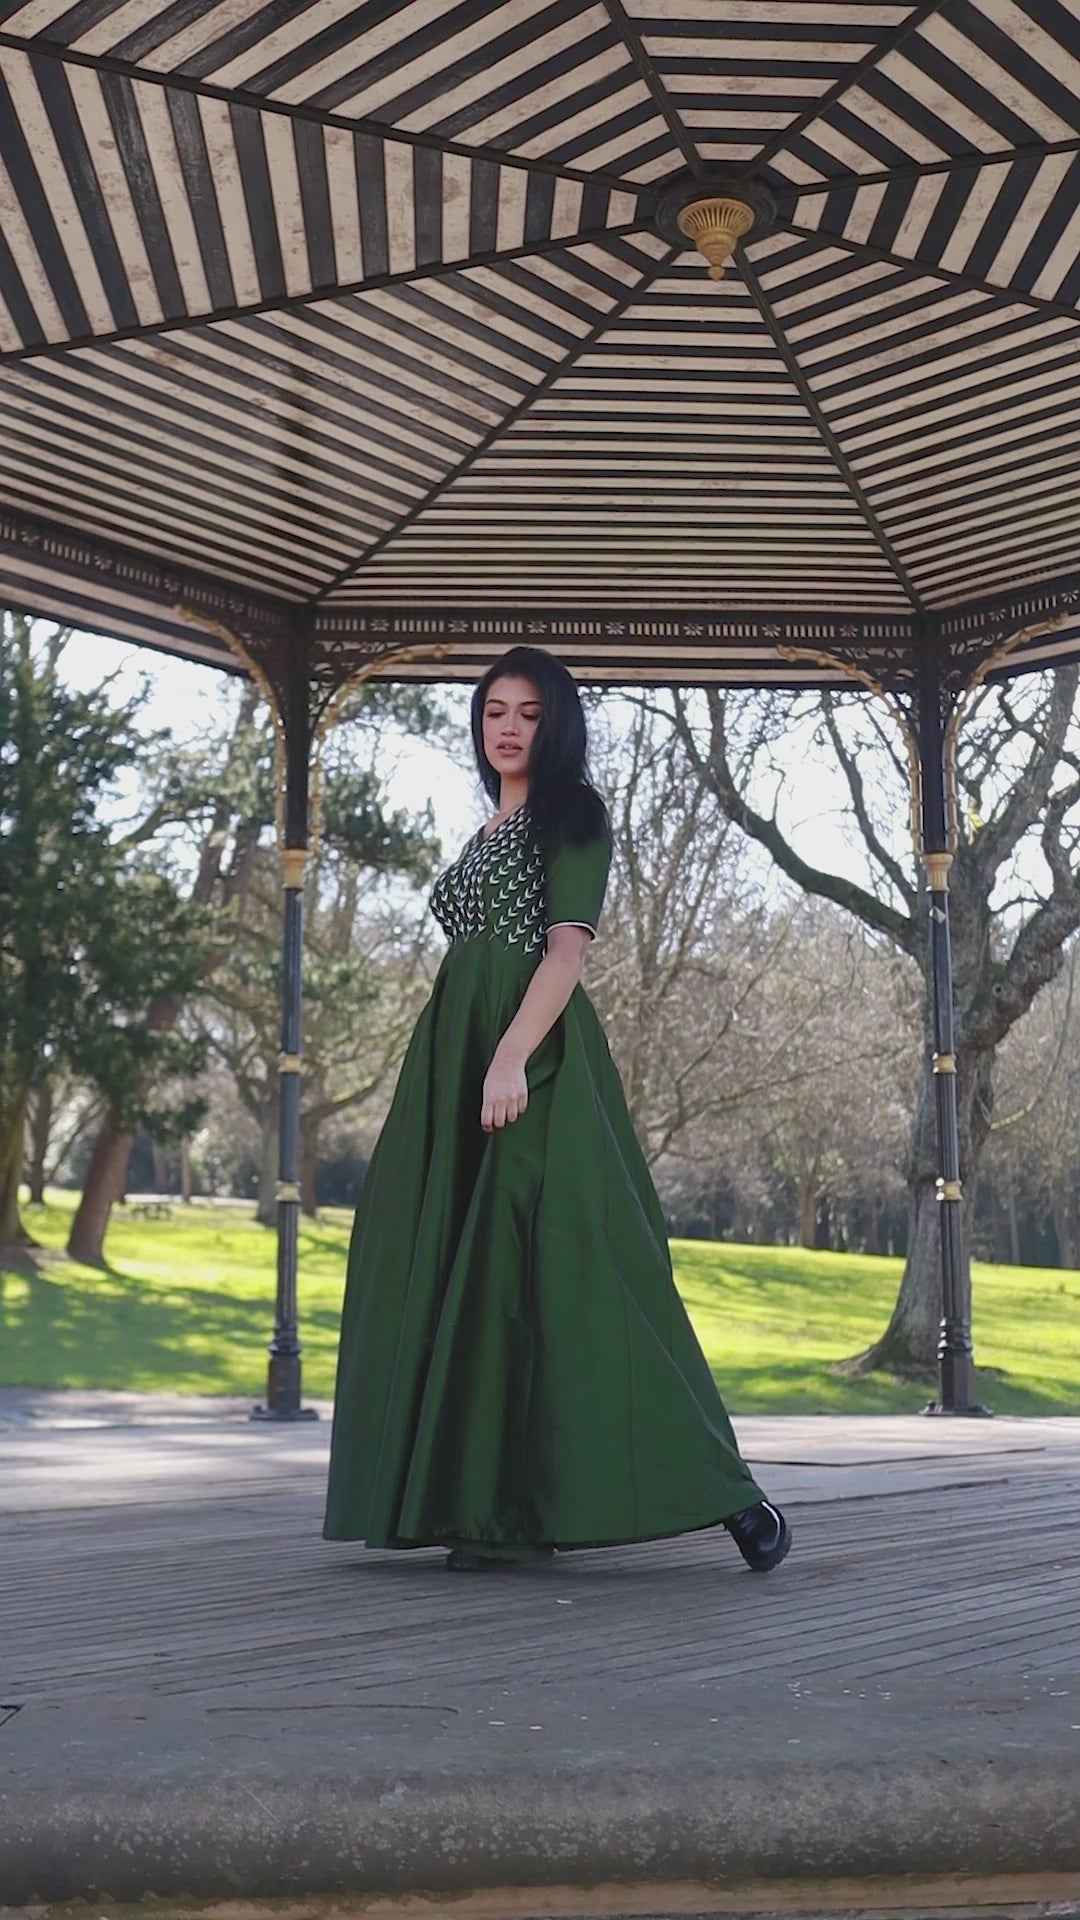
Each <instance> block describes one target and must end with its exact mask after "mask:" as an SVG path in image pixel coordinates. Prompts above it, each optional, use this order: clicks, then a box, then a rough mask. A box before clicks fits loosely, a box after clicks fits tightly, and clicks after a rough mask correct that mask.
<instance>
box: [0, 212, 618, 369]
mask: <svg viewBox="0 0 1080 1920" xmlns="http://www.w3.org/2000/svg"><path fill="white" fill-rule="evenodd" d="M651 231H652V222H651V221H649V220H633V221H630V222H629V223H628V224H627V225H626V226H622V227H589V228H582V230H581V232H580V233H572V234H567V235H566V236H565V237H564V238H563V239H560V240H530V241H529V242H528V243H527V244H522V245H521V246H520V247H508V248H505V249H504V250H503V251H502V252H501V253H499V252H490V253H470V254H466V255H464V256H463V257H462V258H461V259H460V260H437V261H433V262H432V263H431V264H430V265H427V266H421V267H409V268H406V269H404V270H403V271H402V272H400V273H373V274H370V275H369V276H367V277H366V278H365V279H362V280H341V281H337V280H335V281H331V282H330V284H329V285H327V286H324V287H312V288H311V289H310V290H309V291H308V292H307V293H276V294H272V295H268V296H267V298H266V299H264V300H253V301H251V302H250V303H249V304H248V305H246V306H232V307H210V308H208V309H207V310H206V312H205V313H191V314H183V315H181V316H180V317H179V318H178V319H173V320H153V321H146V322H145V323H142V324H140V325H138V326H132V327H115V328H113V330H112V331H111V332H108V333H86V334H80V335H78V336H77V337H73V338H71V339H64V340H46V341H44V342H43V343H42V344H41V345H40V346H35V347H14V348H12V349H11V350H10V351H9V352H7V353H3V352H0V366H5V367H7V366H12V365H14V364H15V363H17V362H19V361H22V360H57V359H61V358H63V357H64V356H66V355H68V354H71V353H76V352H78V351H79V350H80V349H85V348H87V347H111V346H115V345H116V344H118V343H120V344H122V343H123V342H124V341H125V340H157V339H160V338H162V337H163V336H166V335H169V334H174V333H193V332H197V331H198V330H199V329H200V328H203V327H212V326H218V325H221V324H222V323H223V322H225V321H227V320H252V319H257V318H258V317H259V316H260V315H262V314H264V313H302V312H303V311H304V309H305V308H307V307H316V306H325V304H326V302H327V301H331V300H347V299H349V298H351V297H353V296H355V295H357V294H365V293H377V292H379V291H381V290H382V289H383V288H385V287H399V286H403V285H404V286H411V285H413V284H414V283H415V282H417V281H424V280H439V279H442V278H444V277H445V276H446V275H447V274H452V273H468V272H469V271H471V270H472V269H473V268H475V267H502V266H507V265H511V264H512V263H513V262H514V261H516V260H536V259H540V258H548V257H550V256H551V255H552V254H558V253H566V252H567V251H569V250H571V249H573V248H574V247H584V246H602V245H603V244H604V243H605V241H608V240H618V239H626V238H627V237H628V236H630V235H633V234H636V233H650V232H651Z"/></svg>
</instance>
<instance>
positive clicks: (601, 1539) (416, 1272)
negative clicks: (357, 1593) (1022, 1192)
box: [325, 647, 790, 1572]
mask: <svg viewBox="0 0 1080 1920" xmlns="http://www.w3.org/2000/svg"><path fill="white" fill-rule="evenodd" d="M472 729H473V741H474V744H475V747H476V756H477V760H478V762H479V767H480V776H481V779H482V781H483V783H484V787H485V789H486V791H487V793H488V794H489V796H490V797H491V798H492V800H494V801H496V802H497V807H498V811H497V812H496V813H495V815H494V818H493V819H491V820H489V821H488V823H487V825H486V826H485V827H483V828H481V830H480V831H479V832H478V833H476V834H474V835H473V837H472V839H471V840H470V841H469V843H468V845H467V846H466V848H465V850H464V852H463V853H462V854H461V856H460V858H459V859H458V860H456V861H455V863H454V865H453V866H452V867H450V868H449V869H448V870H447V872H445V873H444V874H443V875H442V876H441V877H440V879H439V880H438V881H437V882H436V884H435V887H434V890H433V892H432V895H431V907H432V911H433V912H434V914H435V916H436V918H437V919H438V920H439V922H440V924H441V925H442V927H443V928H444V930H445V932H446V933H447V935H448V937H449V940H450V947H449V951H448V952H447V954H446V957H445V959H444V960H443V963H442V966H441V967H440V969H439V973H438V977H437V979H436V981H435V985H434V989H433V991H432V995H431V999H430V1000H429V1002H428V1004H427V1006H426V1007H425V1008H424V1011H423V1012H422V1014H421V1015H420V1019H419V1021H418V1023H417V1026H416V1030H415V1032H414V1034H413V1037H412V1040H411V1042H410V1045H409V1050H408V1053H407V1055H406V1058H405V1063H404V1066H403V1068H402V1072H401V1078H400V1081H399V1083H398V1087H397V1091H396V1093H395V1096H394V1100H393V1104H392V1106H391V1109H390V1113H389V1115H388V1117H387V1120H386V1124H385V1126H384V1128H383V1131H382V1134H381V1136H380V1138H379V1141H378V1144H377V1146H376V1148H375V1152H374V1154H373V1155H372V1159H371V1164H370V1166H369V1168H368V1173H367V1178H366V1180H365V1183H364V1190H363V1193H362V1195H361V1198H360V1205H359V1208H358V1210H357V1215H356V1225H355V1229H354V1233H353V1240H352V1247H351V1250H350V1254H349V1275H348V1285H347V1288H346V1294H345V1307H344V1315H343V1320H342V1329H341V1350H340V1357H339V1363H338V1384H337V1399H336V1407H335V1415H334V1432H333V1444H332V1453H331V1464H330V1488H329V1496H328V1502H327V1515H326V1526H325V1534H326V1537H327V1538H328V1539H332V1540H365V1541H366V1542H367V1544H368V1546H371V1547H423V1546H435V1545H439V1546H445V1547H446V1548H447V1549H448V1557H447V1562H446V1564H447V1566H448V1567H449V1568H451V1569H453V1570H454V1571H462V1572H479V1571H483V1570H486V1569H488V1568H494V1567H499V1566H505V1565H507V1564H513V1563H515V1562H516V1563H521V1562H523V1561H525V1562H527V1561H531V1560H539V1559H545V1558H547V1557H549V1556H550V1555H551V1554H552V1553H553V1552H554V1551H555V1550H556V1549H559V1550H564V1549H567V1548H571V1547H599V1546H611V1545H615V1544H617V1543H622V1542H626V1541H631V1540H648V1539H655V1538H657V1537H659V1536H662V1535H667V1534H678V1533H685V1532H688V1531H690V1530H692V1529H696V1528H701V1527H712V1526H716V1525H718V1524H720V1523H723V1524H724V1525H725V1526H726V1527H727V1529H728V1531H729V1532H730V1533H731V1535H732V1537H733V1538H734V1540H735V1543H736V1545H737V1546H738V1548H739V1550H740V1552H741V1553H742V1556H743V1558H744V1560H746V1562H747V1563H748V1565H749V1566H751V1567H752V1568H754V1570H755V1571H760V1572H765V1571H767V1570H768V1569H769V1568H770V1567H774V1566H776V1565H778V1564H779V1562H780V1561H781V1560H782V1559H783V1558H784V1556H785V1554H786V1553H787V1550H788V1546H789V1544H790V1534H789V1531H788V1527H787V1524H786V1522H785V1520H784V1518H783V1516H782V1515H781V1514H780V1513H779V1512H778V1511H777V1509H776V1508H775V1507H773V1506H770V1505H769V1504H768V1502H767V1501H765V1499H764V1498H763V1496H762V1494H761V1492H760V1490H759V1488H758V1487H756V1486H755V1484H754V1482H753V1480H752V1478H751V1476H750V1472H749V1469H748V1468H747V1467H746V1465H745V1463H744V1462H743V1460H742V1458H741V1456H740V1454H739V1451H738V1447H737V1446H736V1443H735V1438H734V1435H733V1434H732V1431H731V1426H730V1423H729V1421H728V1418H727V1414H726V1413H725V1411H724V1408H723V1404H722V1402H721V1400H720V1397H719V1394H718V1393H717V1391H716V1388H715V1386H714V1384H713V1380H712V1376H711V1374H710V1372H709V1368H708V1365H707V1363H706V1361H705V1357H704V1355H703V1354H702V1352H701V1349H700V1347H699V1346H698V1343H697V1341H696V1339H695V1337H694V1334H693V1331H692V1329H691V1326H690V1322H689V1320H688V1319H687V1317H686V1313H685V1311H684V1309H683V1306H682V1303H681V1301H680V1299H679V1296H678V1293H677V1292H676V1290H675V1284H674V1281H673V1279H672V1273H671V1260H670V1256H669V1253H668V1247H667V1239H666V1235H665V1229H664V1218H663V1214H662V1212H661V1209H660V1204H659V1201H658V1200H657V1197H656V1193H655V1191H654V1189H653V1185H652V1181H651V1180H650V1178H649V1173H648V1169H647V1167H646V1165H645V1161H644V1158H643V1156H642V1153H641V1149H640V1147H639V1146H638V1143H637V1140H636V1138H635V1136H634V1131H633V1128H632V1126H631V1124H630V1117H629V1114H628V1112H627V1109H626V1101H625V1097H624V1094H623V1089H622V1083H621V1081H620V1080H619V1077H618V1074H617V1072H616V1070H615V1066H614V1063H613V1062H612V1059H611V1055H610V1053H609V1051H608V1047H607V1042H606V1040H605V1039H604V1035H603V1031H602V1029H601V1027H600V1023H599V1021H598V1019H597V1017H596V1013H595V1011H594V1009H593V1006H592V1003H591V1001H590V1000H588V999H587V997H586V995H585V993H584V990H583V989H582V987H581V986H580V984H579V981H580V975H581V966H582V960H583V957H584V954H585V951H586V949H587V947H588V945H589V943H590V941H591V940H592V938H593V936H594V934H595V932H596V928H597V922H598V919H599V915H600V908H601V904H602V902H603V897H604V888H605V885H606V881H607V872H608V863H609V860H610V854H611V843H610V834H609V830H608V822H607V815H606V812H605V809H604V805H603V802H602V800H601V799H600V797H599V795H598V794H597V793H596V791H595V790H594V788H593V787H592V786H591V785H590V784H589V782H588V779H587V777H586V763H585V749H586V740H585V718H584V714H583V712H582V708H581V701H580V698H579V695H578V691H577V688H576V686H575V684H574V681H573V680H572V678H571V676H570V674H569V673H568V672H567V670H566V668H565V667H564V666H562V665H561V664H560V662H558V661H557V660H555V659H554V658H553V657H552V656H551V655H550V654H548V653H545V652H543V651H541V650H539V649H537V648H533V647H515V648H514V649H513V650H512V651H511V652H510V653H508V654H506V655H504V657H503V658H502V659H501V660H500V661H498V662H497V663H496V664H495V665H494V666H493V667H492V668H491V669H490V670H489V672H488V673H486V674H485V676H484V678H483V680H482V681H481V682H480V685H479V686H478V687H477V689H476V692H475V694H474V696H473V704H472Z"/></svg>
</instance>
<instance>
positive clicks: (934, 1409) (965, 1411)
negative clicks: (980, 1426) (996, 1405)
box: [923, 1400, 994, 1420]
mask: <svg viewBox="0 0 1080 1920" xmlns="http://www.w3.org/2000/svg"><path fill="white" fill-rule="evenodd" d="M923 1413H924V1414H926V1415H928V1416H930V1417H931V1418H939V1419H942V1420H992V1419H993V1418H994V1409H993V1407H984V1406H982V1405H980V1404H979V1403H978V1402H976V1404H975V1406H973V1407H943V1406H942V1404H941V1401H940V1400H930V1401H928V1402H927V1404H926V1406H925V1407H924V1408H923Z"/></svg>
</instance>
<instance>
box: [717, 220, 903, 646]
mask: <svg viewBox="0 0 1080 1920" xmlns="http://www.w3.org/2000/svg"><path fill="white" fill-rule="evenodd" d="M736 258H737V260H738V264H739V269H740V272H741V273H742V277H743V280H744V282H745V284H746V287H747V291H748V292H749V294H750V298H751V299H752V300H753V302H754V305H755V306H756V308H757V310H758V312H759V313H760V315H761V317H762V320H763V321H764V322H765V325H766V327H767V328H768V331H769V335H770V337H771V339H772V342H773V345H774V346H775V348H776V350H777V352H778V353H779V355H780V357H781V359H782V360H783V362H784V365H785V367H786V368H787V371H788V374H789V376H790V378H791V379H792V381H793V382H794V384H795V386H796V388H797V389H798V393H799V398H800V399H801V401H802V403H803V405H804V407H805V408H806V410H807V412H808V413H809V415H810V417H811V419H812V420H813V422H814V425H815V427H816V428H817V430H818V432H819V433H820V435H821V439H822V444H823V445H824V446H826V447H827V448H828V451H829V453H830V455H831V456H832V460H833V463H834V465H835V466H836V468H837V471H838V472H839V474H840V475H841V477H842V479H843V481H844V485H845V486H846V487H847V489H848V492H849V493H850V494H851V497H852V499H853V500H854V502H855V504H856V506H857V507H858V509H859V512H860V513H861V515H862V517H863V519H864V520H865V522H866V525H867V527H868V528H869V530H870V532H871V533H872V534H873V536H874V539H875V541H876V543H877V545H878V547H879V548H880V549H881V552H882V554H883V555H884V557H885V559H886V560H887V561H888V563H889V565H890V567H891V568H892V570H893V573H894V574H895V576H896V579H897V580H898V581H899V583H900V585H901V586H902V587H903V589H904V592H905V593H906V594H907V597H908V599H909V600H910V602H911V605H912V608H913V610H914V611H915V613H917V614H920V615H925V613H926V611H927V609H926V607H925V605H924V603H923V598H922V595H921V594H920V592H919V589H918V588H917V586H916V585H915V582H914V581H913V580H912V578H911V575H910V574H909V572H908V570H907V568H906V567H905V565H904V562H903V560H902V559H901V558H900V555H899V554H898V553H897V551H896V548H895V547H894V545H893V543H892V541H891V540H890V538H889V536H888V534H887V533H886V531H885V528H884V527H883V526H882V524H881V521H880V520H879V519H878V516H877V514H876V512H875V511H874V508H873V506H872V505H871V502H870V499H869V496H868V494H867V493H866V492H865V490H864V488H863V486H862V483H861V481H860V480H859V478H858V476H857V474H856V473H855V471H854V469H853V467H852V465H851V462H850V461H849V459H848V457H847V455H846V453H845V452H844V449H843V447H842V446H841V445H840V442H839V440H838V439H837V437H836V435H835V433H834V432H833V430H832V428H831V426H830V425H829V422H828V420H827V419H826V417H825V415H824V413H823V412H822V410H821V406H820V404H819V402H818V400H817V397H816V395H815V394H814V391H813V389H812V388H811V386H810V383H809V381H808V380H807V378H806V375H805V373H804V372H803V369H802V366H801V365H800V363H799V360H798V358H797V356H796V354H795V351H794V349H793V347H792V345H791V342H790V341H789V339H788V337H787V334H786V333H785V332H784V329H783V327H782V326H781V324H780V322H779V320H778V319H777V317H776V314H775V313H774V312H773V308H772V303H771V301H770V300H769V297H768V294H767V293H766V292H765V289H764V287H763V286H762V284H761V282H760V280H759V279H758V276H757V274H756V272H755V271H754V267H753V265H752V263H751V261H750V260H749V259H748V258H747V256H746V252H745V249H744V248H742V247H739V248H738V249H737V251H736Z"/></svg>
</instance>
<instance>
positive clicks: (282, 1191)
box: [254, 632, 318, 1420]
mask: <svg viewBox="0 0 1080 1920" xmlns="http://www.w3.org/2000/svg"><path fill="white" fill-rule="evenodd" d="M282 693H283V699H282V703H281V720H282V725H283V727H284V730H285V844H284V848H283V850H282V856H281V860H282V881H283V887H284V937H283V951H282V982H281V1054H280V1057H279V1061H278V1067H279V1072H280V1081H279V1104H278V1130H279V1131H278V1182H277V1301H276V1306H275V1312H274V1337H273V1339H272V1340H271V1342H270V1374H269V1383H268V1386H267V1391H266V1405H265V1407H256V1409H255V1413H254V1418H255V1419H259V1420H316V1419H317V1418H318V1415H317V1413H316V1412H315V1410H314V1408H313V1407H302V1406H301V1404H300V1355H301V1346H300V1337H299V1332H298V1326H297V1301H296V1277H297V1246H298V1240H299V1228H300V1055H301V1051H302V1046H303V1004H302V971H301V970H302V966H303V950H304V867H305V864H306V862H307V843H308V773H309V766H310V756H311V719H310V708H309V705H308V667H307V649H306V645H305V640H304V636H303V634H302V633H299V632H297V633H294V634H293V635H292V637H291V639H290V641H289V657H288V663H287V671H286V676H285V681H284V686H283V688H282Z"/></svg>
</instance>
